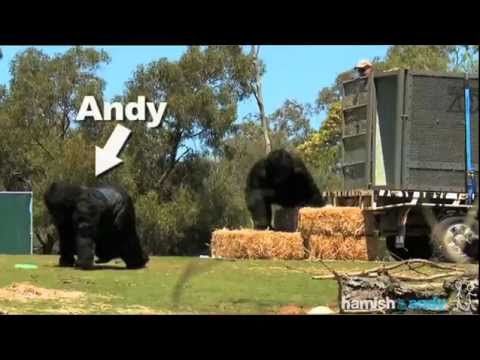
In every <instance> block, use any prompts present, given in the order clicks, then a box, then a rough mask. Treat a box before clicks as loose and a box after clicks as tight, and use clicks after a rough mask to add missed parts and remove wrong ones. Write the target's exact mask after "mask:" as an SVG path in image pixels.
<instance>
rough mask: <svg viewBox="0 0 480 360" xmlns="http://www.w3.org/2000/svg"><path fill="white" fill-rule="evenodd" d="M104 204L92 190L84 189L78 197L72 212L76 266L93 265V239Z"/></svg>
mask: <svg viewBox="0 0 480 360" xmlns="http://www.w3.org/2000/svg"><path fill="white" fill-rule="evenodd" d="M105 208H106V204H105V203H104V201H103V199H102V198H99V197H98V195H97V194H95V191H94V190H90V189H89V190H86V191H84V193H83V194H82V196H80V198H79V199H78V202H77V205H76V207H75V212H74V214H73V224H74V230H75V231H74V233H75V246H76V253H77V262H76V266H78V267H80V268H82V269H89V268H92V267H93V262H94V258H95V241H96V237H97V234H98V229H99V225H100V218H101V216H102V213H104V212H105Z"/></svg>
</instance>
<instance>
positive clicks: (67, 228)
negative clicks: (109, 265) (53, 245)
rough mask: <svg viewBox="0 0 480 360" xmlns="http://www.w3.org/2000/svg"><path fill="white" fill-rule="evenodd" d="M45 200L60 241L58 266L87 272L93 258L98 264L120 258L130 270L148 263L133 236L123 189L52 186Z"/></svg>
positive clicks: (132, 213) (130, 210)
mask: <svg viewBox="0 0 480 360" xmlns="http://www.w3.org/2000/svg"><path fill="white" fill-rule="evenodd" d="M44 200H45V204H46V206H47V208H48V210H49V212H50V214H51V216H52V218H53V220H54V223H55V226H56V227H57V230H58V233H59V237H60V262H59V264H60V266H74V265H76V266H78V267H80V268H83V269H88V268H91V267H93V262H94V256H95V255H96V256H97V257H98V260H97V262H98V263H105V262H108V261H110V260H112V259H114V258H121V259H122V260H123V261H124V262H125V263H126V265H127V268H129V269H135V268H141V267H144V266H145V264H146V263H147V262H148V260H149V259H148V256H147V255H145V253H144V252H143V250H142V248H141V245H140V241H139V238H138V235H137V232H136V228H135V210H134V207H133V203H132V200H131V198H130V196H129V195H128V194H127V193H126V192H125V191H124V190H123V189H120V188H117V187H114V186H102V187H95V188H88V187H83V186H74V185H68V184H62V183H54V184H52V185H51V186H50V188H49V189H48V191H47V192H46V193H45V197H44ZM74 255H77V261H76V262H75V258H74Z"/></svg>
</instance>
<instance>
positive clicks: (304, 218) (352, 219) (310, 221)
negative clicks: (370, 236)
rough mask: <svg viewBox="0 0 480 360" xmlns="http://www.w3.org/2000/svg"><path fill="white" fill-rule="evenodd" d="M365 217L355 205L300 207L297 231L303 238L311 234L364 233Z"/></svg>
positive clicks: (358, 234) (360, 234) (350, 234)
mask: <svg viewBox="0 0 480 360" xmlns="http://www.w3.org/2000/svg"><path fill="white" fill-rule="evenodd" d="M365 222H366V220H365V218H364V214H363V211H362V209H360V208H357V207H322V208H308V207H306V208H301V209H300V211H299V212H298V231H300V232H301V233H302V236H303V237H304V238H305V239H308V238H309V237H310V236H311V235H339V234H341V235H343V236H354V237H355V236H363V235H365Z"/></svg>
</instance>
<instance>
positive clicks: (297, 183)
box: [245, 150, 326, 230]
mask: <svg viewBox="0 0 480 360" xmlns="http://www.w3.org/2000/svg"><path fill="white" fill-rule="evenodd" d="M245 200H246V202H247V207H248V210H249V211H250V214H251V216H252V219H253V223H254V227H255V229H257V230H264V229H267V228H270V229H272V205H274V204H275V205H280V206H282V207H285V208H294V207H303V206H316V207H322V206H325V205H326V201H325V200H324V199H323V197H322V195H321V193H320V190H319V189H318V187H317V186H316V184H315V182H314V180H313V178H312V176H311V174H310V173H309V171H308V169H307V167H306V166H305V164H304V163H303V161H302V160H301V159H300V158H299V157H297V156H295V155H293V154H290V153H289V152H287V151H286V150H275V151H272V152H271V153H270V154H269V155H268V156H267V157H265V158H263V159H261V160H259V161H258V162H257V163H255V164H254V165H253V167H252V168H251V170H250V172H249V174H248V177H247V186H246V189H245Z"/></svg>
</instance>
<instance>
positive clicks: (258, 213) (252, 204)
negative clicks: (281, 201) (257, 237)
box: [246, 189, 272, 230]
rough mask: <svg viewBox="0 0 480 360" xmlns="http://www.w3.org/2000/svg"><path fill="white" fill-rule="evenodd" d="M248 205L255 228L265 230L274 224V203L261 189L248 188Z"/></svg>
mask: <svg viewBox="0 0 480 360" xmlns="http://www.w3.org/2000/svg"><path fill="white" fill-rule="evenodd" d="M246 198H247V199H246V200H247V207H248V210H249V211H250V214H251V215H252V219H253V225H254V228H255V229H257V230H265V229H267V228H271V225H272V205H271V203H270V201H268V198H267V197H266V196H265V191H263V190H261V189H254V190H247V194H246Z"/></svg>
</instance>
